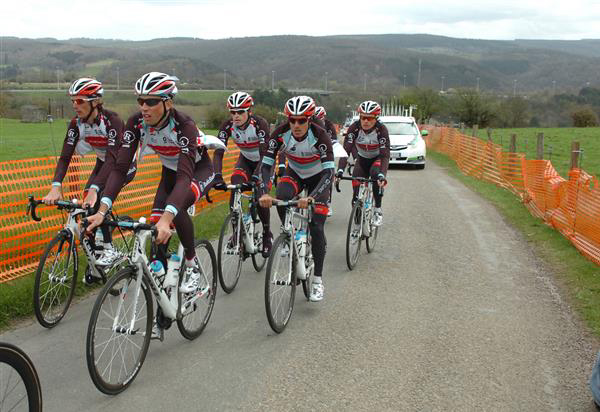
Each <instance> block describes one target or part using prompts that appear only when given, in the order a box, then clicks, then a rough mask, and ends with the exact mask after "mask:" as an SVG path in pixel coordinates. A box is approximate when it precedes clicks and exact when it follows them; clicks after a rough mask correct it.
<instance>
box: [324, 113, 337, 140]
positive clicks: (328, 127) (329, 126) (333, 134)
mask: <svg viewBox="0 0 600 412" xmlns="http://www.w3.org/2000/svg"><path fill="white" fill-rule="evenodd" d="M323 123H325V131H326V132H327V134H328V135H329V138H330V139H331V143H337V141H338V140H337V130H336V129H335V124H333V122H332V121H331V120H329V119H327V118H325V119H323Z"/></svg>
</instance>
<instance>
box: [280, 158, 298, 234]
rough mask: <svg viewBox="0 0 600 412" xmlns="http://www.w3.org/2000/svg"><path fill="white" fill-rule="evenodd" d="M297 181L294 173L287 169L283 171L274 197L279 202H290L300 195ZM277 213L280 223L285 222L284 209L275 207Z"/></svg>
mask: <svg viewBox="0 0 600 412" xmlns="http://www.w3.org/2000/svg"><path fill="white" fill-rule="evenodd" d="M298 182H299V179H298V177H297V175H296V173H295V172H294V171H293V170H291V169H290V168H289V167H288V168H287V169H286V170H285V173H284V175H283V176H282V177H281V179H279V183H278V184H277V189H276V191H275V197H277V199H280V200H291V199H293V198H294V196H296V195H297V194H298V193H300V190H301V188H300V186H299V183H298ZM277 213H278V214H279V219H280V220H281V223H283V221H284V220H285V207H277Z"/></svg>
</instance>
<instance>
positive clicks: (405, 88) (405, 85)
mask: <svg viewBox="0 0 600 412" xmlns="http://www.w3.org/2000/svg"><path fill="white" fill-rule="evenodd" d="M403 77H404V88H405V89H406V75H405V74H404V75H403Z"/></svg>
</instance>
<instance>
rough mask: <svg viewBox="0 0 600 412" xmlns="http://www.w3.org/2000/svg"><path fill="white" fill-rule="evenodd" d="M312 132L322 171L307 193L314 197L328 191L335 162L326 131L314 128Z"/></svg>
mask: <svg viewBox="0 0 600 412" xmlns="http://www.w3.org/2000/svg"><path fill="white" fill-rule="evenodd" d="M313 133H314V134H315V136H316V138H317V142H316V143H315V147H316V148H317V149H318V150H319V154H320V156H321V165H322V166H323V171H322V172H321V180H319V183H317V185H316V186H315V188H314V189H313V191H312V192H311V193H310V194H309V196H310V197H312V198H316V197H317V196H319V195H321V194H323V193H324V192H328V191H329V187H330V186H331V183H332V178H333V174H334V170H335V162H334V158H333V147H332V145H331V139H330V138H329V136H328V135H327V132H326V131H325V130H323V129H321V130H315V129H313Z"/></svg>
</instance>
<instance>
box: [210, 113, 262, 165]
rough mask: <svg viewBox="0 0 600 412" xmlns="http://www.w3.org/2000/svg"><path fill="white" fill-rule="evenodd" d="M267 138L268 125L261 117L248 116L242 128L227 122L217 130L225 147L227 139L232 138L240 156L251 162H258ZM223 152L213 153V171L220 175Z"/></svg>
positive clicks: (230, 121) (229, 121) (231, 121)
mask: <svg viewBox="0 0 600 412" xmlns="http://www.w3.org/2000/svg"><path fill="white" fill-rule="evenodd" d="M268 136H269V124H268V123H267V121H266V120H265V119H263V118H262V117H259V116H256V115H254V114H250V115H249V116H248V120H247V121H246V123H245V124H244V125H242V127H238V126H236V125H234V124H233V120H228V121H226V122H224V123H223V124H222V125H221V128H220V129H219V139H221V141H222V142H223V143H224V144H225V146H227V141H228V140H229V138H230V137H231V138H233V140H234V141H235V144H236V145H237V147H239V149H240V154H241V155H242V156H244V157H245V158H246V159H248V160H250V161H251V162H258V161H260V159H261V157H262V155H261V145H264V144H265V141H266V140H267V138H268ZM223 153H224V151H223V150H217V151H216V152H215V158H214V163H215V171H216V172H217V173H220V172H221V170H222V169H223Z"/></svg>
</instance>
